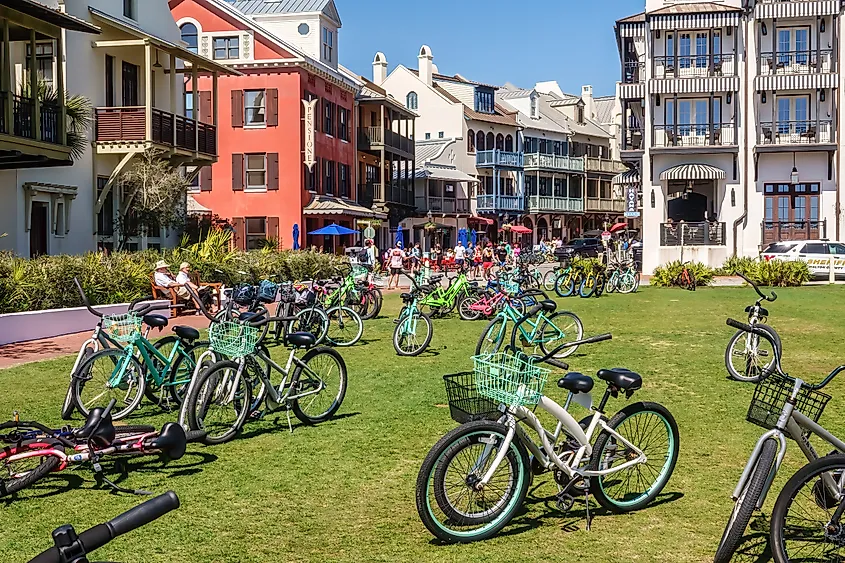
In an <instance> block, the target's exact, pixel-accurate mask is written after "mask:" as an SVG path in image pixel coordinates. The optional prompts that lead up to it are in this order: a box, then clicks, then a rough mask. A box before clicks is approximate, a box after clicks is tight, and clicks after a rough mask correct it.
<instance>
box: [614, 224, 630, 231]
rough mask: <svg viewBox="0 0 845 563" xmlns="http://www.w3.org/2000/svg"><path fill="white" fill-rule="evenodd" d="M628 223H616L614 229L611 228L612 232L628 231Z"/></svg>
mask: <svg viewBox="0 0 845 563" xmlns="http://www.w3.org/2000/svg"><path fill="white" fill-rule="evenodd" d="M627 228H628V223H616V224H615V225H613V226H612V227H610V232H611V233H615V232H616V231H621V230H622V229H627Z"/></svg>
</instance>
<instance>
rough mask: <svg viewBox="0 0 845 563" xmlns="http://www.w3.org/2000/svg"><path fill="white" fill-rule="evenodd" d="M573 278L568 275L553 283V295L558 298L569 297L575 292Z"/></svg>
mask: <svg viewBox="0 0 845 563" xmlns="http://www.w3.org/2000/svg"><path fill="white" fill-rule="evenodd" d="M575 288H576V286H575V276H573V275H572V274H568V275H565V276H560V277H558V278H557V282H555V293H556V294H557V296H558V297H569V296H570V295H572V294H573V293H574V292H575Z"/></svg>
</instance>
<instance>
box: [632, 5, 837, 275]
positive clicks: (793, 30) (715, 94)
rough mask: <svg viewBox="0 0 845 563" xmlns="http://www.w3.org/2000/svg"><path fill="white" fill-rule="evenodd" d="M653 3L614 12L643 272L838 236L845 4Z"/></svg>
mask: <svg viewBox="0 0 845 563" xmlns="http://www.w3.org/2000/svg"><path fill="white" fill-rule="evenodd" d="M645 8H646V9H645V11H644V12H643V13H641V14H636V15H634V16H631V17H628V18H624V19H621V20H619V21H618V22H617V24H616V35H617V41H618V44H619V51H620V58H621V61H622V79H621V81H620V83H619V85H618V86H617V97H618V99H619V104H620V106H621V119H620V140H621V154H622V157H623V159H624V160H625V161H626V162H628V163H630V164H631V165H632V166H633V167H634V169H635V171H632V172H631V173H629V174H627V175H620V177H618V181H619V182H620V183H623V184H625V185H627V186H632V187H633V188H632V189H640V186H641V190H642V197H643V209H642V214H643V246H644V249H643V267H644V271H651V270H653V269H654V268H655V267H656V266H658V265H660V264H662V263H665V262H667V261H670V260H677V259H680V258H681V256H682V255H683V259H684V260H698V261H702V262H704V263H706V264H709V265H711V266H720V265H721V264H722V263H723V262H724V261H725V259H726V258H728V257H729V256H733V255H740V256H757V255H758V253H759V251H760V250H761V248H762V247H763V246H764V245H766V244H767V243H769V242H773V241H776V240H803V239H811V238H819V237H830V238H836V239H839V237H840V234H841V223H842V217H841V211H840V200H841V195H840V193H841V178H840V174H841V173H840V170H839V168H840V167H839V158H840V156H839V150H838V143H839V141H838V132H839V123H840V122H841V120H840V117H841V115H840V113H841V111H842V109H841V107H840V104H839V91H840V88H839V86H840V82H839V81H840V77H839V60H840V59H841V57H842V46H841V45H840V43H841V42H840V40H839V37H840V36H841V30H842V24H841V20H842V18H841V9H842V8H841V3H840V2H836V1H834V2H828V1H824V0H800V1H792V2H782V1H774V0H726V1H725V2H721V3H712V2H677V3H673V2H663V1H662V0H660V1H658V0H647V2H646V6H645ZM681 221H683V224H682V225H681V224H680V223H681Z"/></svg>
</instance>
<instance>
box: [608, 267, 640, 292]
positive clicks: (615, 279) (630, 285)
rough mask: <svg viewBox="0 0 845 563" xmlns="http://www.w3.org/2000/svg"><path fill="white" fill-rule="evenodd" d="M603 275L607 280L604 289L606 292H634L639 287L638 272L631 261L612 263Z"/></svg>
mask: <svg viewBox="0 0 845 563" xmlns="http://www.w3.org/2000/svg"><path fill="white" fill-rule="evenodd" d="M605 277H606V280H607V281H606V282H605V285H604V290H605V291H606V292H607V293H613V292H614V291H618V292H619V293H622V294H628V293H634V292H635V291H637V290H638V289H639V287H640V273H639V272H638V271H637V269H636V268H635V267H634V264H633V262H631V261H627V262H622V263H614V264H612V265H611V266H609V267H608V269H607V271H606V272H605Z"/></svg>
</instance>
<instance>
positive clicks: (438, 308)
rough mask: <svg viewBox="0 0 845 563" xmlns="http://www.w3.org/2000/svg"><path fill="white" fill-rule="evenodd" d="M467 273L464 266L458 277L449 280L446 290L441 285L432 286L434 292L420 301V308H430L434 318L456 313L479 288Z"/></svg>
mask: <svg viewBox="0 0 845 563" xmlns="http://www.w3.org/2000/svg"><path fill="white" fill-rule="evenodd" d="M466 271H467V268H466V266H464V267H463V268H462V269H461V272H460V273H459V274H458V275H457V276H455V277H452V278H448V279H449V285H448V287H446V288H444V287H443V286H441V285H439V284H438V285H436V286H432V290H431V291H430V292H429V293H428V294H427V295H426V296H425V297H424V298H423V299H421V300H420V303H419V306H420V308H422V307H428V309H429V311H430V312H431V315H432V316H434V317H437V316H445V315H448V314H449V313H451V312H452V311H454V310H455V307H457V306H459V305H460V303H461V301H463V300H464V299H466V298H467V297H470V296H471V295H472V294H473V293H474V292H475V291H477V288H478V282H471V281H469V279H467V276H466ZM409 277H411V276H410V275H409ZM432 278H433V276H432Z"/></svg>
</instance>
